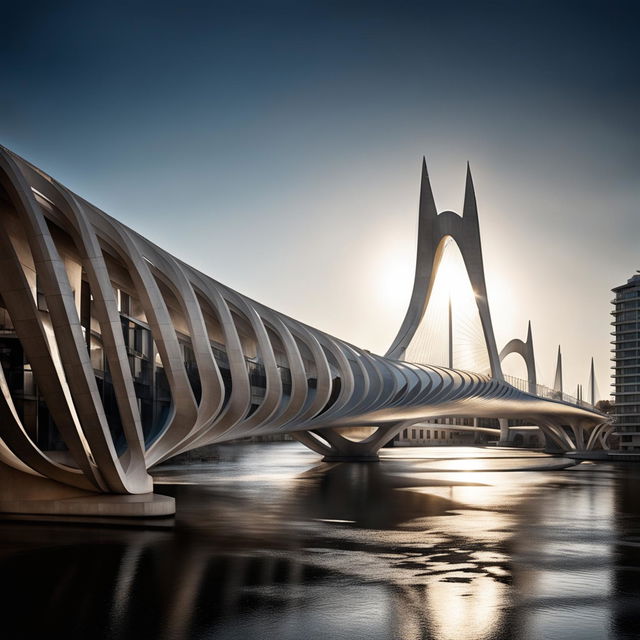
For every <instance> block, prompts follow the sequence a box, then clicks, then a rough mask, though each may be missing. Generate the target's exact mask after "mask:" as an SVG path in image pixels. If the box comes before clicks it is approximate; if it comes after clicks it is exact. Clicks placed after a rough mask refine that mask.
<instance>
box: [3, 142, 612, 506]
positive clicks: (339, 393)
mask: <svg viewBox="0 0 640 640" xmlns="http://www.w3.org/2000/svg"><path fill="white" fill-rule="evenodd" d="M0 185H1V189H0V317H1V318H2V320H1V323H0V346H1V347H2V354H4V359H3V361H2V367H0V391H1V393H0V438H1V441H0V462H1V463H2V471H3V473H4V475H5V477H7V478H10V483H11V486H12V487H14V489H15V491H16V495H19V494H20V491H21V488H24V489H25V490H27V488H28V493H29V495H30V496H31V497H33V496H34V495H35V496H38V495H40V496H46V495H48V493H47V492H49V491H53V489H51V487H53V486H55V487H60V486H61V485H64V486H67V487H69V489H68V491H67V492H66V493H65V495H68V496H69V497H73V496H75V495H89V493H88V492H99V493H103V494H130V495H137V494H143V495H144V494H148V493H149V492H151V491H152V482H151V478H150V476H149V474H148V473H147V470H148V469H149V468H150V467H151V466H153V465H155V464H157V463H159V462H162V461H164V460H167V459H168V458H170V457H172V456H174V455H176V454H178V453H181V452H184V451H187V450H190V449H194V448H197V447H201V446H203V445H207V444H211V443H215V442H223V441H228V440H232V439H236V438H240V437H246V436H248V435H266V434H273V433H281V432H291V433H294V434H295V436H296V437H297V438H298V439H299V440H300V441H301V442H303V443H305V444H306V445H308V446H309V447H310V448H312V449H314V450H315V451H317V452H318V453H320V454H322V455H324V456H325V457H327V458H332V459H350V460H353V459H362V460H367V459H369V460H370V459H375V458H376V456H377V451H378V450H379V448H380V447H382V446H383V445H384V444H385V443H387V442H388V441H390V440H391V439H392V438H393V437H394V436H395V435H396V434H397V433H398V432H399V431H400V430H401V429H403V428H406V427H407V426H409V425H411V424H414V423H416V422H419V421H421V420H425V419H428V418H433V417H441V416H449V417H471V418H478V417H492V418H500V419H502V420H508V419H510V418H512V419H526V420H528V421H530V422H531V424H536V425H538V426H539V427H540V429H541V430H542V431H543V433H544V435H545V438H546V439H547V444H548V446H549V447H550V448H553V449H555V450H570V449H586V448H590V447H595V446H603V445H605V446H606V435H607V433H608V431H609V430H610V424H609V423H610V420H609V418H608V416H606V415H604V414H602V413H600V412H599V411H597V410H596V409H595V408H594V407H592V406H591V405H589V404H588V403H585V402H582V401H578V400H576V399H572V398H569V397H567V396H565V395H564V394H563V392H562V387H561V376H560V384H559V385H556V388H555V389H553V390H547V389H545V388H543V387H540V386H539V385H538V384H537V381H536V379H535V360H534V358H533V344H532V340H531V331H530V330H529V335H528V338H527V340H526V341H524V342H523V341H521V340H512V341H511V342H510V343H509V344H508V345H506V347H505V348H504V349H503V350H502V351H501V352H499V351H498V348H497V345H496V340H495V336H494V333H493V327H492V323H491V313H490V309H489V304H488V300H487V292H486V284H485V278H484V269H483V263H482V249H481V245H480V234H479V225H478V215H477V208H476V201H475V194H474V190H473V184H472V181H471V174H470V173H469V172H468V173H467V185H466V193H465V200H464V209H463V213H462V216H460V215H458V214H456V213H453V212H450V211H446V212H443V213H440V214H438V213H437V211H436V208H435V203H434V200H433V195H432V193H431V187H430V184H429V179H428V175H427V171H426V166H425V165H424V164H423V170H422V187H421V193H420V207H419V216H420V222H419V237H418V255H417V263H416V276H415V282H414V288H413V293H412V296H411V301H410V304H409V308H408V311H407V314H406V317H405V320H404V322H403V323H402V326H401V328H400V330H399V332H398V335H397V337H396V338H395V340H394V341H393V343H392V345H391V347H390V348H389V350H388V352H387V354H386V355H385V356H380V355H374V354H372V353H370V352H368V351H366V350H364V349H360V348H358V347H356V346H354V345H351V344H348V343H346V342H344V341H341V340H339V339H337V338H335V337H333V336H330V335H328V334H326V333H324V332H322V331H319V330H317V329H314V328H312V327H309V326H307V325H305V324H303V323H301V322H298V321H296V320H294V319H292V318H289V317H287V316H285V315H283V314H280V313H278V312H276V311H274V310H272V309H270V308H269V307H266V306H265V305H263V304H261V303H259V302H256V301H254V300H250V299H249V298H247V297H245V296H243V295H241V294H239V293H237V292H235V291H233V290H231V289H229V288H228V287H226V286H224V285H223V284H221V283H219V282H217V281H215V280H213V279H212V278H210V277H209V276H207V275H205V274H203V273H200V272H199V271H197V270H196V269H194V268H193V267H190V266H189V265H187V264H185V263H184V262H182V261H181V260H178V259H177V258H175V257H173V256H171V255H170V254H169V253H167V252H166V251H163V250H162V249H160V248H159V247H157V246H155V245H154V244H152V243H151V242H150V241H148V240H147V239H145V238H143V237H142V236H140V235H139V234H137V233H136V232H135V231H133V230H131V229H129V228H127V227H126V226H124V225H123V224H121V223H119V222H118V221H116V220H114V219H113V218H111V217H110V216H108V215H107V214H106V213H104V212H102V211H100V210H99V209H97V208H96V207H94V206H93V205H91V204H90V203H89V202H87V201H86V200H84V199H82V198H81V197H79V196H77V195H76V194H74V193H72V192H71V191H70V190H68V189H67V188H66V187H64V186H63V185H61V184H59V183H58V182H56V181H55V180H54V179H53V178H51V177H50V176H48V175H47V174H45V173H44V172H42V171H41V170H39V169H37V168H36V167H34V166H32V165H31V164H29V163H28V162H26V161H25V160H23V159H21V158H20V157H18V156H16V155H15V154H13V153H11V152H10V151H8V150H7V149H4V148H3V149H1V150H0ZM178 223H179V222H178V221H176V224H178ZM220 233H224V230H223V229H221V230H220ZM448 238H452V239H453V240H454V241H455V242H456V243H457V244H458V246H459V247H460V250H461V252H462V256H463V258H464V261H465V265H466V270H467V273H468V276H469V279H470V282H471V285H472V286H473V290H474V293H475V299H476V302H477V307H478V312H479V315H480V320H481V323H482V330H483V335H484V340H485V343H486V347H487V352H488V356H489V362H490V372H489V373H488V374H480V373H473V372H469V371H463V370H457V369H455V368H453V367H442V366H433V365H428V364H418V363H411V362H406V361H405V360H404V357H405V352H406V350H407V347H408V346H409V345H410V343H411V340H412V338H413V336H414V335H415V333H416V330H417V328H418V326H419V324H420V322H421V320H422V319H423V316H424V313H425V309H426V308H427V304H428V302H429V298H430V294H431V290H432V287H433V282H434V278H435V275H436V273H437V270H438V266H439V263H440V259H441V254H442V247H443V243H444V242H445V241H446V240H447V239H448ZM509 353H519V354H520V355H522V357H523V358H524V359H525V362H526V363H527V367H528V372H529V379H528V380H527V383H526V387H525V388H519V387H521V386H522V385H518V384H515V385H514V384H510V383H509V380H508V379H506V378H505V376H504V375H503V373H502V369H501V360H502V359H503V358H504V357H506V355H508V354H509ZM363 426H364V427H369V428H371V429H370V430H371V431H372V433H371V434H370V435H368V436H367V437H365V438H364V439H361V440H360V441H354V440H353V439H351V438H350V437H349V433H350V432H349V429H350V428H353V427H363ZM44 479H46V483H45V480H44ZM63 493H64V492H63ZM134 502H135V500H134ZM16 504H17V503H16V501H15V500H14V501H13V502H11V504H8V503H3V502H2V501H1V500H0V509H2V508H4V509H9V510H12V509H16V508H18V507H17V506H16ZM150 504H152V503H150ZM12 505H13V506H12ZM31 508H33V503H32V505H31ZM41 508H42V509H46V507H41ZM154 509H156V508H155V507H149V508H148V510H147V512H148V513H151V512H158V513H160V512H163V509H164V511H166V510H167V509H169V507H166V506H165V507H158V508H157V509H156V511H154Z"/></svg>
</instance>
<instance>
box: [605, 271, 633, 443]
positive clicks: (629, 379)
mask: <svg viewBox="0 0 640 640" xmlns="http://www.w3.org/2000/svg"><path fill="white" fill-rule="evenodd" d="M613 292H614V293H615V298H614V299H613V300H612V302H613V305H614V307H615V308H614V310H613V311H612V312H611V315H612V316H613V322H612V323H611V324H612V325H613V329H614V330H613V333H612V335H613V336H614V340H613V343H612V344H613V345H614V348H613V349H612V350H611V351H612V353H613V357H612V360H613V367H612V369H613V370H614V374H613V379H614V382H613V384H614V387H615V389H614V397H615V409H614V415H615V416H616V423H617V427H618V428H617V432H618V433H619V434H620V450H621V451H624V452H630V453H640V272H638V274H636V275H634V276H632V277H631V278H629V280H627V283H626V284H623V285H620V286H619V287H614V289H613Z"/></svg>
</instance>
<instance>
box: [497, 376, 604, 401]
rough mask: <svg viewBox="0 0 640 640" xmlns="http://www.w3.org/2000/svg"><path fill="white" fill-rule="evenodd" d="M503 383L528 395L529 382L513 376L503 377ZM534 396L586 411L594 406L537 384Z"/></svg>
mask: <svg viewBox="0 0 640 640" xmlns="http://www.w3.org/2000/svg"><path fill="white" fill-rule="evenodd" d="M504 380H505V382H508V383H509V384H510V385H511V386H513V387H515V388H516V389H520V391H524V392H526V393H529V381H528V380H524V379H523V378H516V377H515V376H508V375H505V376H504ZM535 387H536V388H535V395H537V396H538V397H540V398H547V399H549V400H560V401H562V402H568V403H569V404H575V405H577V406H580V407H586V408H587V409H593V408H594V406H593V405H592V404H591V403H590V402H587V401H586V400H584V399H582V400H579V399H578V398H576V397H575V396H572V395H569V394H568V393H562V392H560V391H556V390H555V389H551V388H550V387H545V386H544V385H542V384H537V385H536V386H535Z"/></svg>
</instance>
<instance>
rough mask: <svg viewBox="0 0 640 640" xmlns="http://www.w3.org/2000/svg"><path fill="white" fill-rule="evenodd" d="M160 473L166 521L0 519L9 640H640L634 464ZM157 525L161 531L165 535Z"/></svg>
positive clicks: (257, 453) (288, 459)
mask: <svg viewBox="0 0 640 640" xmlns="http://www.w3.org/2000/svg"><path fill="white" fill-rule="evenodd" d="M219 455H220V457H219V459H218V460H215V461H212V462H207V463H200V464H192V465H189V466H186V465H181V466H178V465H176V466H164V467H160V468H158V469H156V470H155V471H154V478H155V482H156V491H158V492H159V493H165V494H167V495H172V496H175V498H176V500H177V505H178V513H177V516H176V518H175V520H174V521H172V520H170V521H168V522H167V521H162V522H158V523H156V526H150V527H147V528H134V527H131V528H122V527H108V526H87V525H70V524H60V523H47V524H42V523H40V524H34V523H25V522H12V521H3V522H1V523H0V576H1V579H2V585H3V596H2V598H1V599H0V602H1V605H0V612H1V616H2V621H3V622H2V629H3V632H2V638H6V639H7V640H14V639H18V638H38V639H43V640H44V639H46V638H55V637H65V638H82V639H83V640H84V639H91V640H93V639H106V638H109V639H118V640H120V639H122V640H124V639H129V638H131V639H136V640H140V639H146V638H152V639H154V640H155V639H158V640H182V639H183V638H184V639H187V638H188V639H194V640H204V639H212V640H251V639H254V638H255V639H263V638H264V639H266V640H321V639H322V640H359V639H363V640H396V639H397V640H405V639H407V640H413V639H423V638H424V639H427V638H428V639H437V640H493V639H502V638H504V639H506V638H517V639H523V640H538V639H544V640H561V639H565V638H566V639H571V640H591V639H600V638H611V639H614V638H620V639H627V638H639V637H640V465H636V466H634V465H633V464H631V463H627V464H624V463H618V464H613V463H582V464H579V465H574V464H573V463H572V462H571V461H569V460H566V459H563V458H557V457H549V456H544V455H543V454H539V453H534V452H527V451H519V450H505V449H502V450H500V449H491V448H484V449H483V448H454V447H440V448H434V447H431V448H398V449H387V450H383V452H382V457H383V459H382V461H381V462H380V463H360V464H357V463H350V464H346V463H340V464H327V463H322V462H321V461H320V459H319V457H318V456H317V455H316V454H314V453H312V452H310V451H308V450H306V449H305V448H303V447H302V446H301V445H299V444H297V443H292V442H286V443H265V444H239V445H224V446H221V447H219ZM158 525H160V526H158Z"/></svg>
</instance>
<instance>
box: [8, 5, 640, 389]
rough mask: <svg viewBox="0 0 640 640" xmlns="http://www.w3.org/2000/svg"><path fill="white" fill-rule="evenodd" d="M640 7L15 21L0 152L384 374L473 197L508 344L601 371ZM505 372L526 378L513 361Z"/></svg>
mask: <svg viewBox="0 0 640 640" xmlns="http://www.w3.org/2000/svg"><path fill="white" fill-rule="evenodd" d="M639 14H640V10H639V9H638V5H637V3H635V2H619V1H615V0H614V1H610V0H609V1H606V2H604V1H603V2H590V1H588V0H582V1H579V2H569V1H555V2H545V1H539V2H529V1H527V0H521V1H518V2H515V1H514V2H479V1H477V0H476V1H471V2H455V1H450V2H429V1H425V0H423V1H422V2H415V3H414V2H386V3H382V2H348V1H343V2H304V1H301V0H298V1H296V2H279V1H275V0H274V1H272V2H267V1H262V2H242V1H238V0H236V1H233V2H201V3H200V2H192V1H189V0H187V1H183V2H180V3H177V2H175V3H172V2H163V1H162V0H156V1H155V2H149V3H146V2H143V1H140V2H105V3H101V4H98V3H87V2H64V1H60V2H55V3H52V2H43V3H39V2H37V1H34V2H29V3H17V2H12V3H9V2H3V10H2V20H0V143H1V144H3V145H5V146H7V147H9V148H10V149H12V150H13V151H15V152H16V153H18V154H20V155H22V156H23V157H25V158H26V159H28V160H29V161H31V162H33V163H34V164H35V165H36V166H39V167H40V168H42V169H43V170H44V171H46V172H48V173H49V174H51V175H52V176H54V177H55V178H56V179H58V180H59V181H60V182H62V183H63V184H65V185H66V186H68V187H69V188H71V189H72V190H74V191H75V192H76V193H79V194H80V195H82V196H83V197H85V198H86V199H87V200H89V201H91V202H93V203H94V204H96V205H97V206H99V207H100V208H102V209H104V210H105V211H107V212H108V213H110V214H111V215H113V216H114V217H116V218H117V219H119V220H121V221H122V222H124V223H126V224H128V225H129V226H131V227H132V228H134V229H136V230H137V231H139V232H140V233H142V234H143V235H145V236H147V237H148V238H150V239H151V240H153V241H154V242H155V243H157V244H158V245H160V246H161V247H163V248H164V249H167V250H168V251H170V252H171V253H173V254H174V255H176V256H178V257H179V258H181V259H183V260H185V261H186V262H188V263H190V264H192V265H193V266H195V267H197V268H199V269H201V270H202V271H204V272H205V273H207V274H209V275H211V276H212V277H214V278H215V279H217V280H219V281H221V282H223V283H225V284H227V285H229V286H231V287H233V288H234V289H236V290H238V291H240V292H241V293H244V294H246V295H248V296H250V297H252V298H254V299H256V300H259V301H260V302H263V303H265V304H267V305H269V306H271V307H273V308H275V309H277V310H279V311H282V312H284V313H286V314H288V315H290V316H293V317H295V318H297V319H299V320H302V321H304V322H307V323H308V324H310V325H312V326H315V327H318V328H320V329H323V330H325V331H327V332H328V333H331V334H333V335H335V336H337V337H340V338H342V339H344V340H347V341H349V342H352V343H354V344H357V345H358V346H361V347H364V348H367V349H370V350H371V351H374V352H377V353H384V352H385V351H386V349H387V347H388V346H389V345H390V343H391V342H392V340H393V338H394V337H395V334H396V332H397V330H398V328H399V326H400V323H401V322H402V319H403V317H404V314H405V311H406V305H407V303H408V300H409V295H410V292H411V286H412V281H413V269H414V265H415V242H416V230H417V203H418V190H419V179H420V163H421V159H422V156H423V155H425V156H426V158H427V162H428V166H429V173H430V176H431V179H432V186H433V190H434V194H435V198H436V203H437V206H438V209H439V210H447V209H451V210H454V211H461V209H462V199H463V194H464V179H465V166H466V162H467V161H469V162H470V165H471V170H472V173H473V177H474V182H475V188H476V195H477V200H478V209H479V216H480V226H481V234H482V242H483V251H484V260H485V269H486V277H487V287H488V291H489V299H490V303H491V305H492V315H493V323H494V328H495V332H496V337H497V342H498V345H499V347H501V346H502V345H503V344H505V343H506V342H507V341H508V340H510V339H511V338H513V337H520V338H523V339H524V338H525V335H526V327H527V321H528V320H531V322H532V327H533V336H534V344H535V349H536V358H537V361H538V372H539V378H540V381H541V382H542V383H545V384H548V385H551V384H552V383H553V373H554V367H555V354H556V350H557V346H558V344H561V345H562V350H563V355H564V374H565V390H567V391H569V392H572V391H573V390H574V389H575V386H576V384H577V383H582V384H584V385H585V387H586V385H587V376H588V367H589V361H590V358H591V356H594V357H595V361H596V375H597V381H598V386H599V388H600V390H601V395H602V396H605V395H606V393H607V390H608V384H609V373H610V371H609V366H610V362H609V357H610V353H609V349H610V345H609V341H610V340H611V336H610V330H611V328H610V326H609V322H610V316H609V312H610V310H611V305H610V300H611V298H612V295H611V292H610V289H611V288H612V287H613V286H616V285H619V284H621V283H623V282H625V281H626V280H627V278H629V277H630V276H631V275H632V274H633V273H634V272H635V270H636V269H640V255H639V240H640V211H639V206H638V203H639V196H640V187H639V186H638V185H639V181H638V157H639V155H640V154H639V152H640V145H639V142H640V128H639V126H638V124H639V123H638V113H640V100H639V98H640V82H639V77H638V75H639V74H638V68H639V62H640V51H639V49H640V45H639V44H638V41H639V39H638V38H637V24H638V19H639V18H640V15H639ZM505 369H506V371H507V372H508V373H512V374H514V375H520V376H521V377H524V365H523V364H522V363H520V362H518V361H517V360H516V359H515V357H514V356H510V357H509V359H508V361H505Z"/></svg>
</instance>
